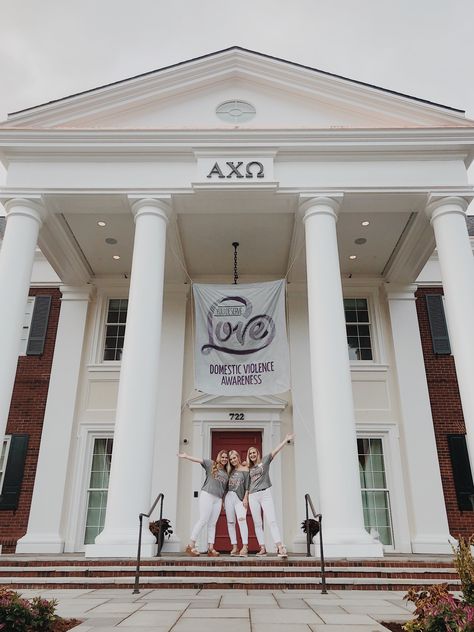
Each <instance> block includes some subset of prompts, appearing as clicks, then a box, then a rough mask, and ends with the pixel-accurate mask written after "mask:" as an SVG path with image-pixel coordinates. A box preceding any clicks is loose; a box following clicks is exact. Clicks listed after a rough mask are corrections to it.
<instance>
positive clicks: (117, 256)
mask: <svg viewBox="0 0 474 632" xmlns="http://www.w3.org/2000/svg"><path fill="white" fill-rule="evenodd" d="M112 259H115V260H116V261H118V260H119V259H120V255H113V256H112Z"/></svg>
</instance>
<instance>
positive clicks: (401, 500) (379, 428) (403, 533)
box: [357, 423, 411, 553]
mask: <svg viewBox="0 0 474 632" xmlns="http://www.w3.org/2000/svg"><path fill="white" fill-rule="evenodd" d="M357 439H381V440H382V450H383V458H384V465H385V478H386V489H388V492H389V496H390V508H391V518H392V532H393V544H392V545H391V546H386V545H384V550H386V551H387V552H392V551H395V552H398V553H410V552H411V541H410V529H409V523H408V514H407V501H406V497H405V488H404V480H403V469H402V462H401V457H400V434H399V430H398V427H397V425H396V424H392V423H386V424H384V423H378V424H371V423H364V424H361V423H358V424H357Z"/></svg>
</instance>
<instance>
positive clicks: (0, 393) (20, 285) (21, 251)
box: [0, 199, 45, 439]
mask: <svg viewBox="0 0 474 632" xmlns="http://www.w3.org/2000/svg"><path fill="white" fill-rule="evenodd" d="M5 209H6V211H7V224H6V229H5V235H4V238H3V242H2V247H1V249H0V288H1V292H2V299H3V300H2V324H1V327H0V349H1V353H0V439H2V438H3V436H4V435H5V429H6V426H7V420H8V413H9V411H10V403H11V398H12V393H13V385H14V382H15V375H16V367H17V363H18V353H19V348H20V337H21V329H22V326H23V319H24V315H25V307H26V301H27V298H28V290H29V287H30V281H31V272H32V269H33V261H34V256H35V250H36V244H37V241H38V233H39V229H40V227H41V224H42V223H43V219H44V216H45V210H44V208H43V207H42V206H41V205H40V204H38V203H37V202H35V201H33V200H25V199H14V200H8V202H6V203H5Z"/></svg>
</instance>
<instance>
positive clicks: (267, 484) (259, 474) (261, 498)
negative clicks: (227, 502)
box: [247, 434, 294, 558]
mask: <svg viewBox="0 0 474 632" xmlns="http://www.w3.org/2000/svg"><path fill="white" fill-rule="evenodd" d="M293 437H294V435H293V434H287V435H286V437H285V438H284V439H283V441H282V442H281V443H280V444H278V445H277V447H276V448H275V449H274V450H272V452H270V454H267V455H266V456H264V457H263V459H262V457H261V455H260V452H259V450H258V449H257V448H255V447H254V446H252V447H250V448H249V449H248V450H247V464H248V467H249V477H250V483H249V503H250V511H251V513H252V518H253V523H254V525H255V535H256V536H257V540H258V543H259V545H260V551H259V552H258V553H257V555H258V556H263V555H266V554H267V551H266V549H265V537H264V534H263V524H262V510H263V513H264V515H265V518H266V519H267V521H268V524H269V526H270V531H271V534H272V538H273V541H274V542H275V545H276V547H277V553H278V557H282V558H283V557H288V553H287V551H286V547H285V545H284V544H283V543H282V541H281V536H280V529H279V528H278V524H277V521H276V515H275V505H274V503H273V496H272V490H271V487H272V482H271V480H270V463H271V462H272V460H273V459H274V458H275V456H276V455H277V454H278V453H279V452H280V450H281V449H282V448H283V447H284V446H285V445H286V444H287V443H289V442H290V441H291V440H292V439H293Z"/></svg>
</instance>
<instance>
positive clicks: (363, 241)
mask: <svg viewBox="0 0 474 632" xmlns="http://www.w3.org/2000/svg"><path fill="white" fill-rule="evenodd" d="M106 241H107V240H106ZM354 243H355V244H357V245H358V246H362V244H366V243H367V239H366V238H365V237H357V239H354Z"/></svg>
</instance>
